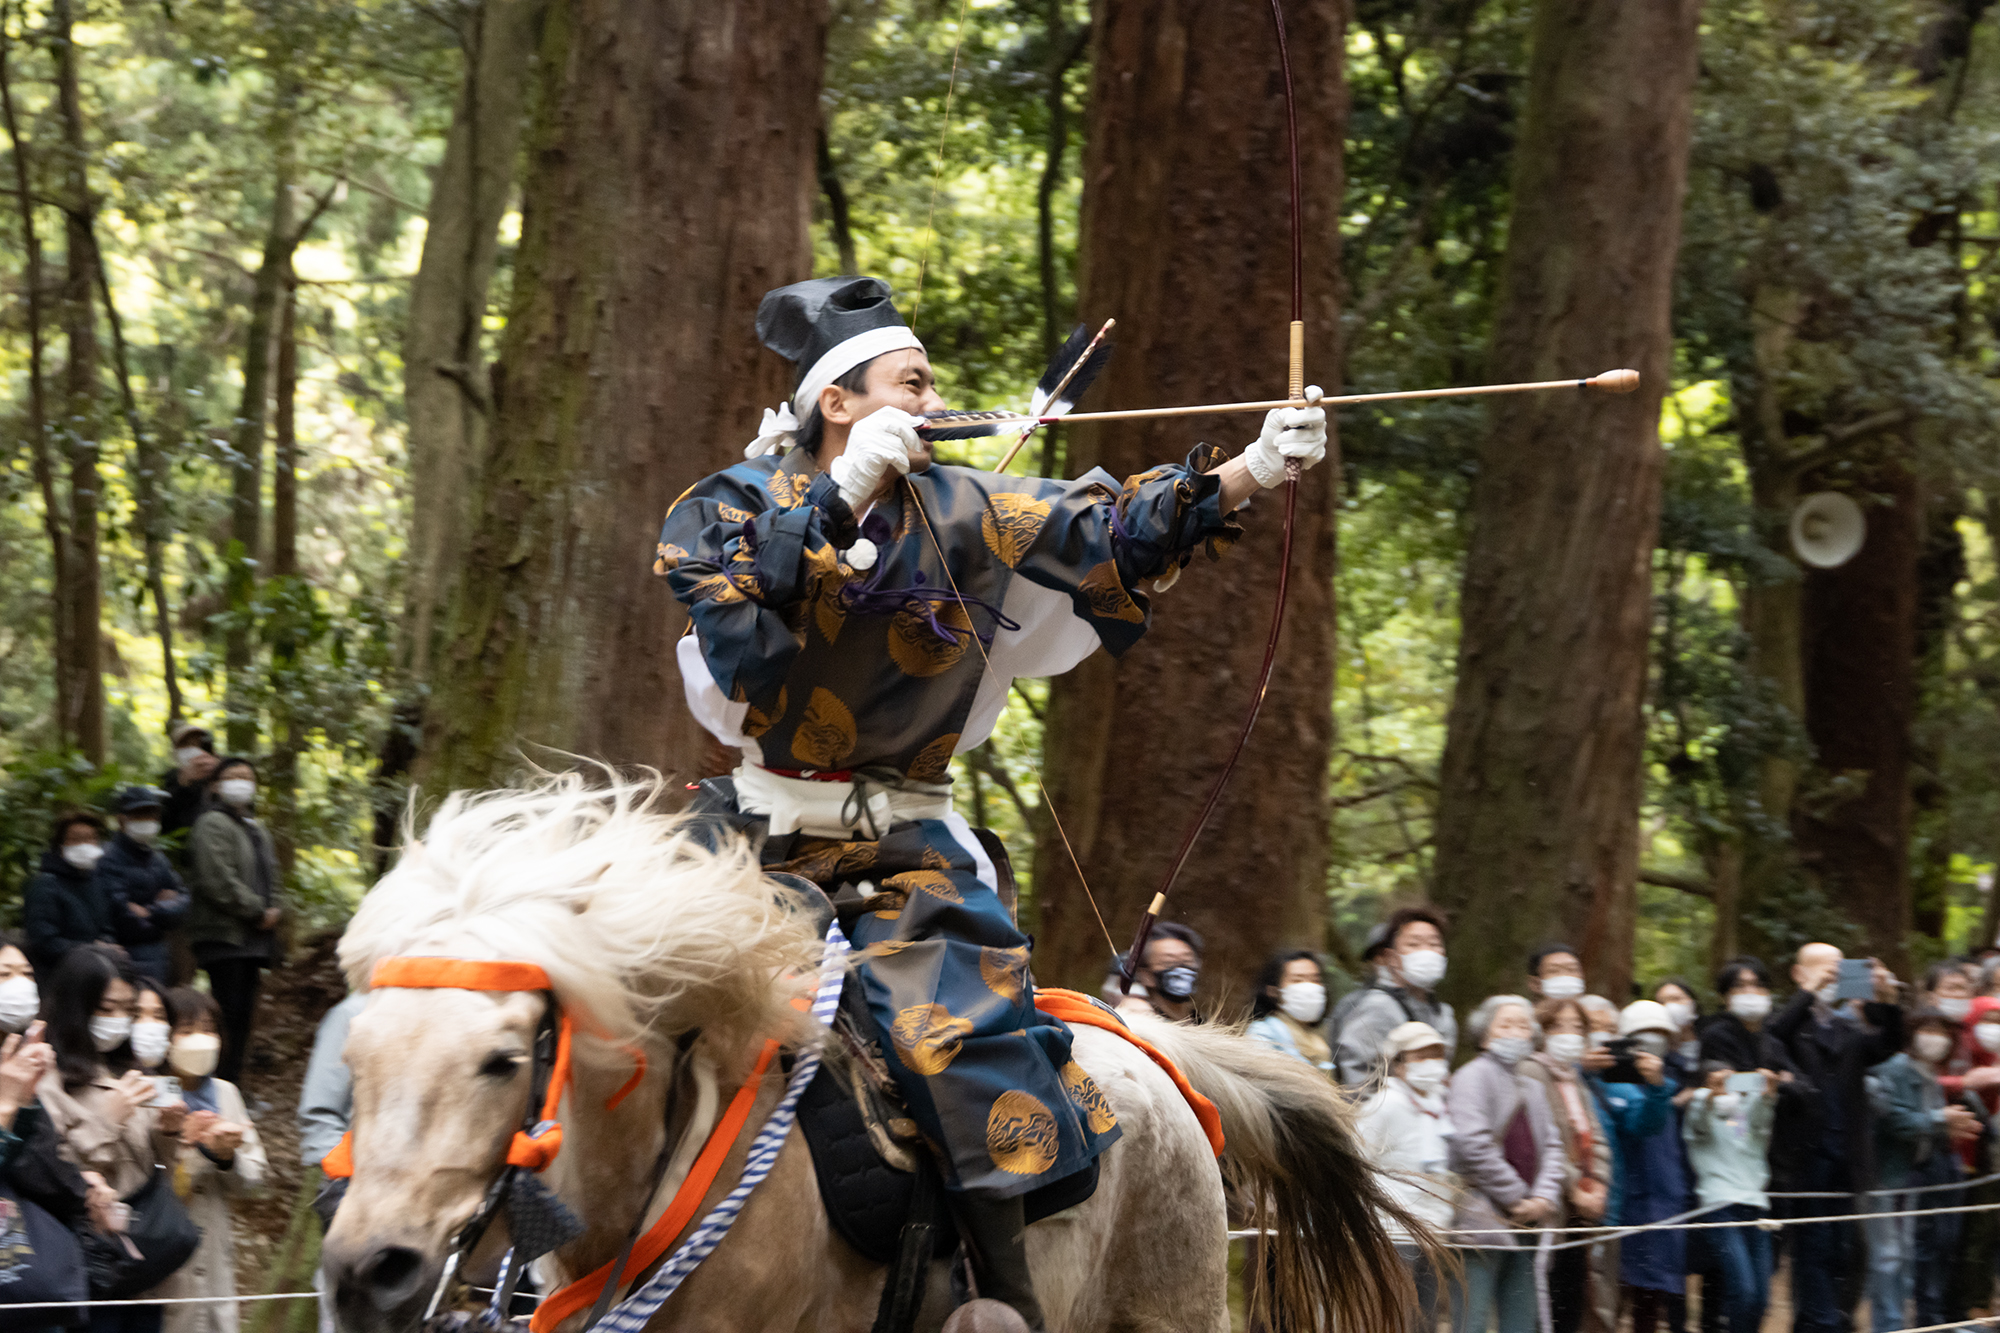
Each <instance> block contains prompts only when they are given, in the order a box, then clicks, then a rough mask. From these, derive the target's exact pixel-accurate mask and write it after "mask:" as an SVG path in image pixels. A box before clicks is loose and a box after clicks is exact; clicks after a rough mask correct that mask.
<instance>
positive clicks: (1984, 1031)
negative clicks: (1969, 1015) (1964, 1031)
mask: <svg viewBox="0 0 2000 1333" xmlns="http://www.w3.org/2000/svg"><path fill="white" fill-rule="evenodd" d="M1972 1039H1973V1040H1974V1041H1976V1042H1978V1043H1979V1049H1980V1050H1982V1051H1985V1052H1986V1053H1987V1054H1988V1055H2000V1023H1975V1024H1973V1025H1972Z"/></svg>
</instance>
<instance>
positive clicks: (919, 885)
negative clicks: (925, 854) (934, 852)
mask: <svg viewBox="0 0 2000 1333" xmlns="http://www.w3.org/2000/svg"><path fill="white" fill-rule="evenodd" d="M882 884H883V886H884V887H885V888H891V889H901V890H902V891H903V892H904V893H928V894H929V895H930V896H931V897H933V898H942V899H944V900H945V901H946V902H948V903H956V904H958V905H959V906H961V907H963V906H964V905H965V895H964V894H962V893H960V892H959V891H958V886H957V885H956V884H953V883H952V882H951V876H950V875H947V874H945V872H944V871H942V870H905V871H904V872H903V873H902V874H900V875H891V876H889V878H887V879H885V880H883V881H882Z"/></svg>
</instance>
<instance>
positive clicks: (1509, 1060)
mask: <svg viewBox="0 0 2000 1333" xmlns="http://www.w3.org/2000/svg"><path fill="white" fill-rule="evenodd" d="M1534 1049H1535V1043H1534V1042H1533V1041H1531V1040H1529V1039H1528V1038H1526V1037H1489V1038H1487V1039H1486V1053H1487V1054H1488V1055H1490V1056H1492V1057H1493V1058H1494V1059H1495V1060H1498V1061H1499V1062H1500V1063H1501V1064H1503V1065H1512V1064H1518V1063H1519V1062H1520V1060H1521V1058H1522V1057H1523V1056H1525V1055H1527V1054H1528V1053H1529V1052H1530V1051H1532V1050H1534Z"/></svg>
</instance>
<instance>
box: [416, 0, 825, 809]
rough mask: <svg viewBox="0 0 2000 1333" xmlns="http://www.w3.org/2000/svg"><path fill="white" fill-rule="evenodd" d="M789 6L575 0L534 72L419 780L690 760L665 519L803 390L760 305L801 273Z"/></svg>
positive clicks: (807, 35)
mask: <svg viewBox="0 0 2000 1333" xmlns="http://www.w3.org/2000/svg"><path fill="white" fill-rule="evenodd" d="M825 21H826V20H825V15H824V13H823V12H822V11H821V10H820V9H819V8H818V7H816V6H811V5H803V4H798V3H787V2H786V0H707V2H706V3H694V2H693V0H559V2H558V3H554V4H552V5H551V6H550V8H549V11H548V15H547V17H546V19H545V21H544V25H543V38H542V44H541V48H540V51H539V53H538V55H537V74H536V81H537V89H536V102H537V108H536V112H535V118H534V122H533V123H532V124H531V126H530V128H529V131H528V143H527V152H528V156H529V162H530V167H529V177H528V180H527V183H526V186H525V189H524V195H523V199H524V203H523V225H522V237H521V246H520V251H519V255H518V258H517V261H516V270H515V287H514V290H515V300H514V306H513V310H512V312H511V315H510V318H509V320H508V327H507V332H506V335H505V337H504V339H503V343H502V350H501V357H500V366H499V376H498V380H497V383H496V385H495V392H494V399H495V404H496V412H497V417H496V420H495V424H494V428H493V431H492V436H491V445H490V452H489V454H488V457H487V461H486V465H485V467H484V469H483V475H482V478H481V481H480V485H479V489H478V493H477V496H476V498H475V507H474V512H473V515H472V518H471V525H470V530H469V533H468V539H467V542H466V544H465V552H464V557H463V561H462V568H461V569H460V572H459V577H458V579H457V582H456V587H455V589H454V591H453V594H452V598H451V606H450V612H449V617H448V620H447V622H446V625H445V633H444V636H443V640H442V642H441V644H440V646H439V649H438V652H437V654H436V656H435V657H434V660H433V670H432V673H431V674H432V682H433V693H432V704H431V707H430V708H429V709H428V710H427V714H426V717H425V723H424V735H423V747H422V755H421V758H420V760H419V764H418V768H417V773H416V777H417V780H418V782H419V784H420V785H421V786H422V787H423V788H424V789H425V791H426V792H427V793H430V794H440V793H443V792H445V791H449V790H453V789H457V788H463V787H478V786H487V785H491V784H494V783H498V782H501V781H503V780H505V779H506V778H507V777H508V776H509V775H510V774H511V773H512V772H513V771H514V770H515V769H516V768H517V767H518V766H519V764H520V762H521V758H522V755H523V752H525V753H526V755H527V757H529V758H538V759H540V760H542V761H544V762H554V763H558V764H560V763H562V762H563V761H562V760H561V759H559V758H558V759H551V757H550V756H549V755H548V754H547V752H546V751H545V750H541V749H539V748H538V747H553V748H554V749H557V750H562V751H569V752H573V753H575V754H580V755H584V756H587V757H589V758H592V759H598V760H603V761H607V762H610V763H614V764H632V763H647V764H654V765H660V766H663V767H666V768H669V769H678V770H681V771H686V770H688V769H691V768H692V767H693V765H694V763H695V761H696V758H697V756H698V753H699V750H700V742H701V733H700V731H699V729H698V728H697V727H696V726H695V725H694V723H693V721H692V719H691V718H689V717H688V716H687V714H686V712H685V709H684V708H683V706H682V704H681V684H680V678H679V673H678V672H677V671H676V670H675V667H674V663H673V649H674V641H675V639H676V638H677V637H678V635H679V632H680V629H681V626H682V624H683V623H684V622H683V617H682V616H681V614H680V612H679V608H678V606H677V605H676V603H675V602H674V600H673V598H672V597H671V596H670V595H669V593H668V591H667V589H666V587H665V586H664V584H663V583H662V582H661V581H660V580H657V579H655V578H654V577H653V575H652V573H651V562H652V557H653V548H654V543H655V537H656V534H657V533H658V531H659V524H660V520H661V518H662V517H663V516H664V514H665V513H666V510H667V507H668V506H669V505H670V504H671V503H672V502H673V500H674V498H675V497H676V496H677V495H679V494H680V493H681V492H682V491H683V490H685V489H686V488H687V487H688V486H690V485H691V484H693V483H694V482H695V481H696V480H698V479H699V478H701V477H702V476H705V475H707V474H708V473H710V472H713V471H716V470H717V469H719V468H721V467H723V466H725V465H727V464H728V463H730V462H732V461H735V460H738V459H740V458H741V457H742V447H743V444H744V442H745V441H747V440H748V439H749V438H750V437H751V436H752V435H753V434H754V433H755V427H756V409H757V408H758V407H759V406H760V405H764V406H768V405H771V404H774V403H776V402H778V401H779V400H780V399H781V398H782V397H783V396H784V394H785V392H786V391H787V390H788V389H789V387H790V379H789V377H788V375H787V373H786V367H785V366H784V365H783V363H782V362H780V361H779V360H778V359H777V358H775V357H772V356H771V355H770V354H769V353H767V352H764V351H762V350H761V349H760V348H759V346H758V344H757V341H756V337H755V333H754V328H753V325H754V320H755V314H756V308H757V302H758V300H759V299H760V298H761V297H762V296H763V294H764V292H765V291H767V290H769V289H770V288H772V287H776V286H779V285H782V284H784V283H788V282H794V281H797V280H799V279H801V278H804V277H805V276H807V275H808V274H809V273H810V271H811V264H812V255H811V245H810V237H809V234H808V228H809V226H810V222H811V211H812V199H813V193H814V190H815V188H816V179H817V178H816V173H815V171H814V134H815V131H816V129H817V126H818V124H819V90H820V79H821V72H822V64H823V58H824V48H825V40H826V32H825Z"/></svg>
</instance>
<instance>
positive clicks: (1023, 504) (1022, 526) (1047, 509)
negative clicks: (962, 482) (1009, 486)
mask: <svg viewBox="0 0 2000 1333" xmlns="http://www.w3.org/2000/svg"><path fill="white" fill-rule="evenodd" d="M1051 512H1052V506H1051V505H1050V504H1049V502H1048V501H1047V500H1037V499H1036V498H1035V497H1034V496H1032V495H1017V494H1013V493H1011V492H1002V493H1000V494H998V495H989V496H987V497H986V509H985V511H984V512H983V513H981V514H980V516H979V534H980V536H982V537H984V538H985V539H986V549H987V550H989V551H991V552H993V554H995V555H997V556H999V557H1000V563H1001V564H1003V565H1005V566H1007V568H1009V569H1012V568H1014V566H1016V565H1018V564H1020V563H1021V561H1022V560H1023V559H1024V558H1026V556H1027V554H1028V548H1029V547H1030V546H1033V545H1034V544H1035V538H1037V537H1039V536H1041V535H1042V525H1043V524H1045V523H1047V522H1048V521H1049V514H1050V513H1051Z"/></svg>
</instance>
